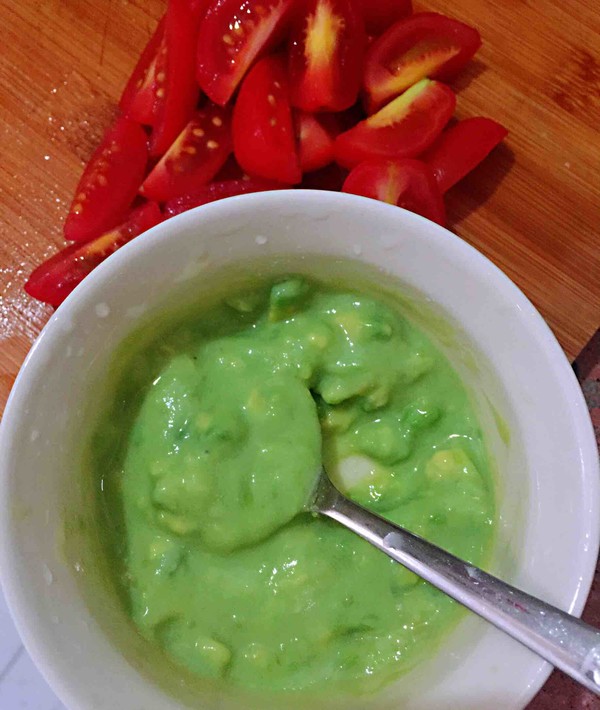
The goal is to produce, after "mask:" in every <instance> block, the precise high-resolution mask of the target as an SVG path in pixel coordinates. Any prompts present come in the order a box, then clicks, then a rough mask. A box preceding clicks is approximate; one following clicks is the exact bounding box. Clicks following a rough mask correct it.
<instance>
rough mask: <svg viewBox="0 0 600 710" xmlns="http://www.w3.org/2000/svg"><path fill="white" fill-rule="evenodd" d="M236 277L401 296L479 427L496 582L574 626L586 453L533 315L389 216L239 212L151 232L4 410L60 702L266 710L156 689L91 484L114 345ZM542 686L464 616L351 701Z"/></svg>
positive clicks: (417, 226) (37, 615)
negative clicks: (104, 557) (287, 276)
mask: <svg viewBox="0 0 600 710" xmlns="http://www.w3.org/2000/svg"><path fill="white" fill-rule="evenodd" d="M348 260H354V261H353V263H352V262H350V263H349V262H348ZM358 261H360V262H361V264H362V265H358ZM240 265H241V268H242V269H244V268H245V269H246V270H248V269H249V268H250V269H254V270H258V269H260V270H263V271H269V270H271V271H275V272H282V271H287V270H294V271H306V272H308V273H313V274H315V273H316V275H324V276H326V275H327V274H330V273H332V272H335V273H336V274H339V273H341V272H345V273H346V280H347V278H354V277H355V278H356V279H360V278H364V276H365V274H366V275H367V278H370V279H371V280H373V279H374V280H376V281H377V282H381V283H382V285H385V286H386V287H390V288H393V289H394V290H395V292H396V293H397V295H398V298H400V299H401V300H402V302H403V305H404V310H405V312H407V315H408V316H409V317H410V318H411V319H412V320H413V321H414V322H415V323H416V324H417V325H418V326H420V327H421V328H422V329H423V330H425V331H426V332H427V333H428V334H429V335H430V336H431V337H432V338H433V339H434V340H435V341H436V342H437V343H438V345H439V346H440V347H441V348H442V349H443V350H444V352H445V353H446V354H447V356H448V357H449V358H450V360H451V361H452V363H453V364H454V366H455V367H456V368H457V370H458V371H459V372H460V374H461V375H462V377H463V379H464V380H465V382H466V383H467V384H468V386H469V388H470V390H471V392H472V394H473V398H474V401H475V403H476V407H477V410H478V413H479V415H480V418H481V421H482V423H483V426H484V430H485V433H486V437H487V441H488V445H489V447H490V449H491V452H492V456H493V458H494V461H495V464H496V468H497V503H498V527H497V533H496V540H495V545H494V552H493V556H492V560H491V562H490V570H491V571H492V572H494V573H497V574H498V575H500V576H503V577H504V578H506V579H507V581H509V582H511V583H513V584H516V585H517V586H520V587H522V588H524V589H526V590H527V591H529V592H530V593H532V594H535V595H538V596H541V597H542V598H544V599H546V600H548V601H549V602H551V603H553V604H556V605H557V606H559V607H561V608H563V609H568V610H570V611H572V612H574V613H578V612H580V611H581V609H582V607H583V604H584V602H585V598H586V595H587V591H588V589H589V584H590V581H591V576H592V573H593V569H594V566H595V560H596V555H597V549H598V517H599V516H598V482H597V478H598V468H597V458H596V454H595V442H594V438H593V435H592V431H591V425H590V422H589V416H588V414H587V409H586V407H585V403H584V401H583V398H582V395H581V392H580V390H579V388H578V385H577V383H576V380H575V378H574V376H573V373H572V371H571V369H570V367H569V365H568V363H567V361H566V359H565V357H564V355H563V353H562V351H561V350H560V348H559V346H558V344H557V343H556V340H555V339H554V337H553V336H552V334H551V333H550V331H549V329H548V328H547V326H546V325H545V324H544V322H543V321H542V319H541V318H540V316H539V315H538V314H537V312H536V311H535V310H534V309H533V307H532V306H531V304H530V303H529V302H528V301H527V300H526V299H525V297H524V296H523V295H522V294H521V293H520V291H518V289H517V288H516V287H515V286H514V285H513V284H512V283H511V282H510V281H509V280H508V279H507V278H506V277H505V276H504V275H503V274H502V273H501V272H499V271H498V270H497V269H496V268H495V267H494V266H493V265H492V264H491V263H490V262H488V261H487V260H486V259H484V258H483V257H482V256H481V255H480V254H479V253H477V252H476V251H475V250H473V249H472V248H471V247H469V246H468V245H466V244H465V243H464V242H462V241H461V240H459V239H458V238H456V237H454V236H453V235H451V234H449V233H448V232H446V231H445V230H443V229H441V228H440V227H437V226H436V225H434V224H432V223H430V222H428V221H426V220H424V219H422V218H420V217H418V216H416V215H413V214H411V213H408V212H404V211H402V210H399V209H397V208H394V207H390V206H388V205H384V204H381V203H376V202H374V201H371V200H366V199H363V198H358V197H353V196H349V195H339V194H335V193H322V192H311V191H293V192H291V191H290V192H288V191H281V192H272V193H263V194H260V195H249V196H244V197H240V198H232V199H229V200H225V201H222V202H219V203H214V204H212V205H208V206H206V207H203V208H201V209H197V210H194V211H192V212H189V213H185V214H183V215H181V216H180V217H178V218H175V219H173V220H169V221H168V222H166V223H164V224H162V225H159V226H158V227H156V228H154V229H153V230H151V232H150V233H148V234H146V235H144V236H143V237H141V238H140V239H138V240H135V241H134V242H132V243H131V244H130V245H127V246H126V247H124V248H123V249H122V250H120V251H119V252H118V253H117V254H116V255H114V257H111V258H110V259H109V260H107V262H105V263H104V264H103V265H101V266H100V267H99V268H98V269H97V270H96V271H95V272H94V273H93V274H92V275H91V276H90V277H89V278H88V279H87V280H86V282H85V283H84V284H83V285H82V286H81V287H80V288H78V289H77V290H76V291H75V292H74V293H73V294H72V296H71V297H69V299H67V301H66V302H65V304H63V306H61V308H60V309H59V310H58V311H57V312H56V314H55V315H54V316H53V317H52V319H51V321H50V323H49V325H48V326H47V328H46V329H45V331H44V333H43V334H42V336H41V337H40V339H39V340H38V342H37V343H36V345H35V346H34V348H33V350H32V352H31V354H30V356H29V357H28V360H27V362H26V364H25V366H24V367H23V369H22V372H21V373H20V375H19V378H18V380H17V383H16V385H15V387H14V390H13V393H12V395H11V398H10V401H9V403H8V406H7V409H6V413H5V417H4V420H3V423H2V429H1V432H0V473H1V476H2V478H1V479H0V485H1V489H0V567H1V571H2V575H3V584H4V587H5V592H6V595H7V599H8V602H9V605H10V607H11V609H12V611H13V614H14V616H15V619H16V621H17V625H18V627H19V629H20V631H21V634H22V636H23V639H24V641H25V643H26V645H27V647H28V650H29V651H30V653H31V654H32V656H33V658H34V660H35V661H36V662H37V663H38V665H39V666H40V668H41V670H42V672H43V673H44V674H45V675H46V677H47V678H48V680H49V681H50V683H51V685H52V686H53V687H54V688H55V690H56V691H57V693H58V694H59V695H60V696H61V698H62V699H63V700H64V701H65V703H66V704H67V705H68V706H70V707H73V708H75V707H77V708H82V709H86V710H87V709H90V710H91V709H92V708H93V709H94V710H96V709H100V708H111V707H132V708H134V707H143V708H144V709H145V710H153V709H154V708H157V709H158V708H179V707H182V704H184V703H186V702H187V701H189V700H190V698H191V697H192V695H194V697H195V698H196V700H195V702H194V706H195V707H204V708H213V707H217V706H218V707H220V708H224V707H232V708H236V707H237V708H239V707H240V706H243V707H262V708H264V707H266V701H265V700H264V699H260V700H258V699H255V700H252V699H249V698H244V700H243V701H242V700H240V698H236V697H233V696H231V697H230V698H229V699H225V700H223V699H222V698H221V699H219V697H218V693H217V692H216V691H215V690H214V689H213V688H211V687H210V686H209V685H208V684H198V683H197V682H195V681H190V679H186V678H183V677H182V676H179V675H178V674H176V673H174V672H172V669H165V670H164V672H163V673H162V675H161V673H160V672H159V670H158V668H157V666H158V665H160V664H158V663H157V661H156V659H154V658H153V657H152V653H150V654H149V653H148V648H147V645H146V644H145V643H144V642H142V641H141V640H140V639H138V638H137V636H136V634H135V633H134V632H133V631H132V630H131V627H130V626H129V624H128V623H127V621H126V619H125V616H124V613H123V611H122V610H121V605H120V603H119V600H118V599H117V597H116V594H114V593H113V592H111V589H110V585H107V584H106V583H105V579H106V575H107V570H106V569H104V568H103V565H102V563H100V562H99V556H98V545H99V543H100V541H99V540H98V538H97V534H96V531H95V528H94V525H93V521H90V510H91V509H92V505H91V501H90V498H91V488H90V485H89V480H88V479H87V478H86V477H85V471H82V460H83V458H82V457H83V451H84V444H85V442H86V435H88V434H89V429H90V425H91V422H92V421H93V418H94V416H95V415H97V408H98V402H100V401H102V398H103V394H104V388H105V386H106V379H105V378H106V372H107V368H108V367H109V364H110V361H111V356H112V355H113V353H114V350H115V348H116V346H117V345H118V344H119V342H120V341H121V340H122V339H123V338H124V337H125V336H126V335H127V334H128V333H130V332H131V331H132V329H134V328H137V327H138V326H139V325H140V324H141V323H142V322H144V321H145V320H147V319H150V318H152V317H155V316H156V313H157V312H159V311H161V310H165V309H167V310H168V309H169V308H170V307H172V305H173V303H175V302H176V303H178V304H179V305H182V304H184V303H186V302H192V301H194V300H197V299H198V297H199V295H200V294H201V293H203V292H207V293H208V292H214V290H215V288H217V284H218V283H219V282H221V283H223V274H224V273H225V272H226V271H227V270H229V277H230V276H231V274H232V273H233V272H232V270H235V269H239V268H240ZM365 269H366V272H365ZM223 270H225V271H223ZM320 272H321V273H320ZM229 277H228V278H229ZM124 656H125V658H126V659H127V660H126V661H124ZM547 673H548V667H547V666H546V664H544V663H542V662H541V661H540V660H539V659H538V658H537V657H535V656H534V655H533V654H531V653H529V652H527V651H525V650H524V649H523V648H521V647H520V646H519V645H518V644H517V643H515V642H513V641H511V640H509V639H508V638H505V637H504V636H503V635H502V634H500V633H499V632H497V631H495V630H494V629H492V628H490V627H488V626H487V625H486V624H484V623H483V622H481V621H479V620H478V619H476V618H474V617H472V616H466V617H465V618H464V620H463V621H462V622H461V623H460V624H459V626H458V627H457V628H456V630H455V631H454V632H453V633H452V634H451V635H450V636H449V637H448V638H447V639H446V640H445V641H444V643H443V644H442V646H441V647H440V649H439V652H438V653H436V654H435V656H434V657H432V658H431V659H430V660H428V661H426V662H424V663H422V664H420V665H419V666H417V667H416V668H415V669H414V670H413V671H411V672H410V673H409V674H407V675H405V676H403V677H402V678H401V679H400V680H399V681H398V682H397V683H395V684H394V685H392V686H389V687H388V688H387V689H386V690H385V691H384V692H383V693H381V694H380V695H378V696H377V697H375V698H370V699H369V700H368V701H367V700H365V699H364V698H363V699H361V700H360V701H357V702H353V701H349V700H347V699H344V701H343V703H342V704H343V706H344V707H356V708H359V707H360V708H367V707H368V708H388V707H389V708H392V707H398V705H399V704H401V706H402V707H404V708H407V709H409V710H410V709H411V708H414V709H415V710H416V708H419V710H428V709H429V708H431V709H433V708H435V709H436V710H444V709H446V708H448V709H450V708H454V707H456V706H458V707H460V708H461V710H469V709H470V708H473V710H474V709H475V708H482V707H502V708H506V709H507V710H508V709H510V708H515V709H516V708H520V707H522V706H523V705H524V704H525V703H526V702H527V700H528V699H529V698H530V697H531V696H532V695H533V693H534V692H535V691H536V690H537V688H538V687H539V685H540V684H541V683H542V682H543V680H544V679H545V677H546V675H547ZM159 676H160V677H159ZM432 677H433V678H435V682H434V683H432ZM151 678H153V679H154V681H156V682H153V681H152V680H150V679H151ZM109 679H110V682H107V681H108V680H109ZM400 701H401V702H400ZM340 703H341V701H340ZM288 705H289V706H292V705H293V701H289V703H288V702H287V701H286V706H288ZM276 706H277V707H282V705H281V703H280V702H279V703H276ZM321 706H322V707H324V706H323V705H321ZM331 706H332V707H334V706H338V703H336V702H332V703H331ZM299 707H301V705H299Z"/></svg>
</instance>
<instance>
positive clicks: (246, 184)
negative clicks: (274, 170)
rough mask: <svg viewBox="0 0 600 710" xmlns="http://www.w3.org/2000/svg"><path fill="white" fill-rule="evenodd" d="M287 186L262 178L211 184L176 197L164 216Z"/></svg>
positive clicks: (166, 207) (283, 188)
mask: <svg viewBox="0 0 600 710" xmlns="http://www.w3.org/2000/svg"><path fill="white" fill-rule="evenodd" d="M287 187H289V185H283V184H282V183H280V182H276V181H274V180H263V179H262V178H248V179H241V180H224V181H223V182H212V183H211V184H210V185H206V186H205V187H203V188H201V189H200V190H196V191H195V192H193V193H191V194H189V195H184V196H183V197H176V198H175V199H174V200H169V201H168V202H167V203H166V204H165V215H166V216H167V217H174V216H175V215H176V214H181V213H182V212H187V210H191V209H192V208H193V207H200V205H207V204H208V203H209V202H216V201H217V200H223V199H225V198H226V197H234V196H235V195H246V194H248V193H250V192H266V191H267V190H285V189H286V188H287Z"/></svg>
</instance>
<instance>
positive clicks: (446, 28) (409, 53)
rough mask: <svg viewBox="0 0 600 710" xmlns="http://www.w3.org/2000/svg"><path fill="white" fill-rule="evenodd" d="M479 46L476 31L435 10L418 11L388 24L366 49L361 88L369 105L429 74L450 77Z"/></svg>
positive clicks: (429, 75)
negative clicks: (362, 86) (390, 24)
mask: <svg viewBox="0 0 600 710" xmlns="http://www.w3.org/2000/svg"><path fill="white" fill-rule="evenodd" d="M480 46H481V37H480V35H479V32H477V30H476V29H474V28H473V27H469V25H465V24H463V23H462V22H458V20H452V19H450V18H449V17H445V16H444V15H439V14H438V13H436V12H421V13H417V14H416V15H412V16H411V17H408V18H406V19H405V20H400V22H397V23H396V24H395V25H392V26H391V27H390V28H389V29H388V30H387V31H386V32H384V33H383V34H382V35H381V37H379V39H377V40H376V41H375V42H373V44H371V46H370V47H369V50H368V52H367V60H366V66H365V76H364V88H365V91H366V92H367V95H368V97H369V105H370V109H371V110H373V109H376V108H378V107H379V106H381V104H383V103H385V102H386V101H389V100H390V99H391V98H393V97H394V96H398V94H400V93H401V92H402V91H404V90H405V89H408V87H409V86H412V85H413V84H414V83H416V82H417V81H419V80H420V79H423V78H424V77H426V76H427V77H430V78H433V79H450V78H452V77H453V76H454V75H455V74H457V73H458V72H459V71H460V70H461V69H462V68H463V67H464V66H465V64H466V63H467V62H468V61H469V60H470V59H471V57H472V56H473V55H474V54H475V52H476V51H477V50H478V49H479V47H480Z"/></svg>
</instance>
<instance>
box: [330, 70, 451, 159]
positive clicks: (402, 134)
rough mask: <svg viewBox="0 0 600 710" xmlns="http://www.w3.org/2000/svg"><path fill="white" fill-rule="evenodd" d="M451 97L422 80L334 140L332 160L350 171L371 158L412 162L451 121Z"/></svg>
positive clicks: (440, 87) (443, 88)
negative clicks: (401, 159)
mask: <svg viewBox="0 0 600 710" xmlns="http://www.w3.org/2000/svg"><path fill="white" fill-rule="evenodd" d="M455 105H456V97H455V95H454V93H453V92H452V91H451V90H450V89H449V88H448V87H447V86H445V85H444V84H440V83H439V82H438V81H431V80H429V79H422V80H421V81H420V82H418V83H417V84H415V85H414V86H411V88H410V89H408V91H405V92H404V93H403V94H402V95H401V96H398V97H397V98H396V99H394V100H393V101H391V102H390V103H389V104H387V106H384V107H383V108H382V109H381V110H380V111H378V113H375V114H373V115H372V116H369V118H367V119H365V120H364V121H361V122H360V123H358V124H357V125H356V126H354V128H351V129H350V130H349V131H346V132H345V133H341V134H340V135H339V136H338V137H337V138H336V140H335V146H334V151H335V159H336V160H337V162H338V163H340V165H343V166H344V167H348V168H351V167H353V166H354V165H357V164H358V163H361V162H362V161H363V160H369V159H371V158H414V157H416V156H417V155H419V154H420V153H422V152H423V151H424V150H425V149H426V148H428V147H429V146H430V145H431V144H432V143H433V141H434V140H435V139H436V138H437V137H438V136H439V134H440V133H441V132H442V130H443V128H444V126H445V125H446V124H447V123H448V121H449V120H450V117H451V116H452V114H453V112H454V107H455Z"/></svg>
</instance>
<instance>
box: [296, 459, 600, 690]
mask: <svg viewBox="0 0 600 710" xmlns="http://www.w3.org/2000/svg"><path fill="white" fill-rule="evenodd" d="M307 510H309V511H310V512H312V513H318V514H320V515H324V516H326V517H328V518H331V519H332V520H335V521H336V522H338V523H340V524H341V525H343V526H344V527H346V528H348V529H349V530H352V532H354V533H356V534H357V535H359V536H360V537H362V538H363V539H365V540H366V541H367V542H369V543H370V544H371V545H373V546H374V547H377V548H378V549H379V550H381V551H382V552H384V553H385V554H386V555H388V556H389V557H390V558H391V559H393V560H395V561H396V562H399V563H400V564H402V565H404V566H405V567H407V568H408V569H409V570H410V571H411V572H414V573H415V574H416V575H418V576H419V577H421V578H422V579H424V580H426V581H427V582H429V583H430V584H432V585H433V586H434V587H437V589H439V590H441V591H442V592H444V593H445V594H447V595H448V596H450V597H452V599H454V600H455V601H457V602H460V604H462V605H463V606H464V607H466V608H467V609H470V610H471V611H473V612H475V613H476V614H478V615H479V616H480V617H482V618H483V619H485V620H486V621H489V622H490V623H491V624H493V625H494V626H495V627H496V628H498V629H500V630H501V631H504V632H505V633H506V634H508V635H509V636H511V637H512V638H514V639H516V640H517V641H519V642H520V643H522V644H523V645H524V646H526V647H527V648H528V649H530V650H531V651H533V652H534V653H537V654H538V655H539V656H541V657H542V658H543V659H544V660H546V661H548V662H549V663H551V664H552V665H553V666H556V667H557V668H560V670H562V671H563V672H564V673H566V674H567V675H569V676H571V678H573V679H574V680H576V681H577V682H578V683H581V685H583V686H585V687H586V688H587V689H588V690H591V691H592V692H593V693H595V694H596V695H600V631H599V630H597V629H595V628H594V627H593V626H590V625H589V624H586V623H585V622H583V621H581V619H578V618H577V617H574V616H571V615H570V614H568V613H566V612H564V611H561V610H560V609H557V608H556V607H554V606H552V605H550V604H547V603H546V602H544V601H542V600H541V599H537V598H536V597H534V596H531V595H530V594H527V593H526V592H524V591H522V590H520V589H517V588H516V587H512V586H510V585H509V584H506V582H503V581H502V580H500V579H498V578H497V577H493V576H492V575H490V574H487V572H484V571H483V570H481V569H479V568H478V567H475V566H474V565H471V564H469V563H468V562H465V561H464V560H461V559H459V558H458V557H456V556H455V555H452V554H450V553H449V552H446V551H445V550H443V549H442V548H440V547H438V546H437V545H433V544H432V543H430V542H427V540H424V539H423V538H421V537H419V536H418V535H414V534H413V533H411V532H409V531H408V530H406V529H405V528H403V527H401V526H399V525H396V524H394V523H392V522H390V521H389V520H385V519H384V518H382V517H381V516H379V515H376V514H375V513H373V512H371V511H370V510H367V509H366V508H363V507H362V506H360V505H358V504H357V503H354V502H353V501H351V500H350V499H349V498H347V497H346V496H344V495H342V493H340V491H339V490H338V489H337V488H336V487H335V486H334V485H333V483H332V482H331V480H330V478H329V476H328V475H327V472H326V471H325V468H322V469H321V472H320V474H319V478H318V480H317V485H316V487H315V489H314V491H313V493H312V495H311V499H310V500H309V502H308V504H307Z"/></svg>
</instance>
